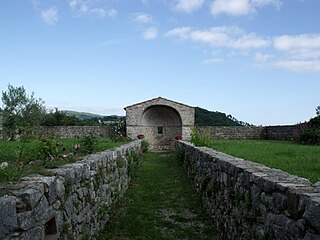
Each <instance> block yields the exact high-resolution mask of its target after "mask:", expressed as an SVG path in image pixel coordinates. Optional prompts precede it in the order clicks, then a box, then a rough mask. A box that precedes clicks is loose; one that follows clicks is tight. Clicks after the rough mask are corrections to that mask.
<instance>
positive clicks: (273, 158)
mask: <svg viewBox="0 0 320 240" xmlns="http://www.w3.org/2000/svg"><path fill="white" fill-rule="evenodd" d="M208 147H210V148H213V149H215V150H217V151H220V152H224V153H227V154H230V155H232V156H235V157H240V158H243V159H246V160H250V161H253V162H257V163H262V164H264V165H266V166H268V167H271V168H278V169H281V170H283V171H286V172H288V173H290V174H293V175H298V176H301V177H304V178H307V179H309V180H310V181H311V182H313V183H315V182H317V181H320V147H319V146H310V145H301V144H297V143H294V142H284V141H262V140H261V141H251V140H246V141H243V140H241V141H237V140H212V141H211V142H210V143H209V144H208Z"/></svg>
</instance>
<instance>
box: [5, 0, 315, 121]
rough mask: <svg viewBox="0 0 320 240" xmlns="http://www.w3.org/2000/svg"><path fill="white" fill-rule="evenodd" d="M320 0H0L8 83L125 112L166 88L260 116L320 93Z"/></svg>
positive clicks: (177, 95)
mask: <svg viewBox="0 0 320 240" xmlns="http://www.w3.org/2000/svg"><path fill="white" fill-rule="evenodd" d="M319 11H320V1H319V0H14V1H13V0H1V1H0V90H1V91H4V90H6V89H7V85H8V83H11V84H13V85H14V86H21V85H23V86H24V87H25V88H26V89H27V91H28V92H30V93H31V92H32V91H34V92H35V95H36V96H37V97H41V98H43V99H44V100H45V101H46V105H47V106H48V107H58V108H59V109H71V110H80V111H89V112H93V113H99V114H105V115H109V114H121V115H124V114H125V113H124V111H123V107H125V106H127V105H131V104H133V103H137V102H140V101H144V100H147V99H151V98H154V97H158V96H162V97H165V98H169V99H172V100H175V101H179V102H182V103H185V104H188V105H192V106H200V107H203V108H206V109H209V110H214V111H221V112H225V113H227V114H232V115H233V116H235V117H236V118H238V119H239V120H242V121H246V122H249V123H252V124H256V125H275V124H279V125H283V124H295V123H298V122H303V121H306V120H308V119H309V118H311V117H313V116H314V115H315V107H316V106H319V105H320V24H319V23H320V14H319Z"/></svg>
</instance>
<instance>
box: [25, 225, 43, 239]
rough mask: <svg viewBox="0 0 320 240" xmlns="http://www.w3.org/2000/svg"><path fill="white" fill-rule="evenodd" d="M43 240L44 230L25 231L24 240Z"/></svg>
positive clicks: (39, 228) (41, 228)
mask: <svg viewBox="0 0 320 240" xmlns="http://www.w3.org/2000/svg"><path fill="white" fill-rule="evenodd" d="M43 239H44V228H43V227H40V226H39V227H35V228H32V229H30V230H29V231H27V234H26V240H43Z"/></svg>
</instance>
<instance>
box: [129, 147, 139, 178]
mask: <svg viewBox="0 0 320 240" xmlns="http://www.w3.org/2000/svg"><path fill="white" fill-rule="evenodd" d="M126 157H127V160H128V176H129V177H136V176H137V173H138V170H139V168H140V166H141V163H142V155H140V154H138V153H136V152H135V151H127V153H126Z"/></svg>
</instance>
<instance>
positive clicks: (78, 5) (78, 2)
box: [69, 0, 118, 19]
mask: <svg viewBox="0 0 320 240" xmlns="http://www.w3.org/2000/svg"><path fill="white" fill-rule="evenodd" d="M69 7H70V9H71V11H72V12H74V13H75V14H77V15H83V16H88V15H91V16H93V17H96V18H99V19H105V18H115V17H116V16H117V14H118V12H117V10H116V9H114V8H106V7H102V6H99V4H98V3H97V2H95V1H86V0H69Z"/></svg>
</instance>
